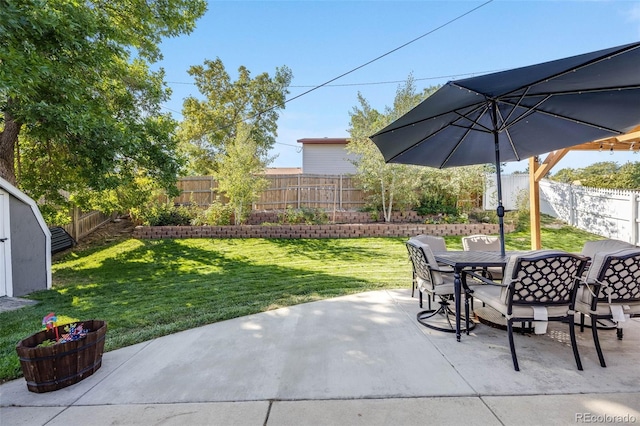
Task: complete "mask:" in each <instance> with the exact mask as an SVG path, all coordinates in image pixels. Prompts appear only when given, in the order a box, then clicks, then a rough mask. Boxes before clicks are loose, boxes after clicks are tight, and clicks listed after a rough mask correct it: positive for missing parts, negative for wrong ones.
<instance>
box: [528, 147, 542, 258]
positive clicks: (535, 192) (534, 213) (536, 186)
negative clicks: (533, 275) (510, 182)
mask: <svg viewBox="0 0 640 426" xmlns="http://www.w3.org/2000/svg"><path fill="white" fill-rule="evenodd" d="M538 166H539V164H538V157H531V158H529V217H530V224H531V249H532V250H539V249H540V248H541V247H542V244H541V241H540V183H539V182H538V180H537V179H536V172H537V171H538Z"/></svg>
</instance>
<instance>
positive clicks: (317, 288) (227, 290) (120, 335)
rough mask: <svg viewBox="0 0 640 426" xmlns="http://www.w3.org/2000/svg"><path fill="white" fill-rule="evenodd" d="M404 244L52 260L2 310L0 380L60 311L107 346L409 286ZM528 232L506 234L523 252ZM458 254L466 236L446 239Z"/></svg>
mask: <svg viewBox="0 0 640 426" xmlns="http://www.w3.org/2000/svg"><path fill="white" fill-rule="evenodd" d="M596 238H597V237H595V236H593V235H590V234H588V233H585V232H582V231H577V230H575V229H573V228H569V227H564V228H561V229H546V228H543V230H542V241H543V245H544V247H545V248H558V249H564V250H567V251H580V249H581V247H582V244H583V243H584V241H586V240H590V239H596ZM404 241H405V239H404V238H354V239H317V240H309V239H306V240H300V239H297V240H266V239H223V240H214V239H189V240H136V239H126V240H123V241H119V242H114V243H111V244H110V245H105V246H102V247H99V248H94V249H91V250H87V251H83V252H77V253H71V254H69V255H67V256H65V257H64V258H61V259H58V260H56V261H54V264H53V281H54V285H53V289H52V290H50V291H42V292H36V293H33V294H31V295H29V296H28V297H29V298H31V299H34V300H38V301H40V303H38V304H37V305H35V306H28V307H24V308H21V309H19V310H17V311H12V312H5V313H1V314H0V324H2V329H1V331H0V381H6V380H9V379H14V378H17V377H20V376H21V375H22V372H21V370H20V364H19V361H18V358H17V355H16V352H15V345H16V344H17V342H18V341H19V340H20V339H22V338H24V337H27V336H28V335H30V334H32V333H34V332H36V331H39V330H40V328H41V325H40V323H41V320H42V317H44V316H45V315H46V314H47V313H49V312H55V313H56V314H57V315H58V318H59V320H62V321H64V320H66V321H65V322H71V321H77V320H86V319H101V320H106V321H107V323H108V326H109V331H108V333H107V339H106V345H105V350H107V351H109V350H114V349H117V348H121V347H124V346H128V345H132V344H135V343H139V342H143V341H146V340H149V339H152V338H155V337H159V336H162V335H166V334H170V333H174V332H177V331H181V330H185V329H189V328H192V327H198V326H201V325H205V324H209V323H213V322H216V321H222V320H226V319H231V318H236V317H240V316H244V315H249V314H253V313H257V312H263V311H266V310H270V309H276V308H280V307H283V306H290V305H295V304H299V303H305V302H311V301H314V300H320V299H325V298H330V297H336V296H341V295H345V294H352V293H358V292H363V291H369V290H379V289H384V288H409V286H410V276H411V265H410V263H409V261H408V259H407V254H406V249H405V246H404ZM529 241H530V240H529V235H528V233H526V232H524V233H512V234H509V235H508V236H507V249H508V250H527V249H529V247H530V242H529ZM447 246H448V247H449V249H451V250H460V249H461V248H462V247H461V243H460V237H447Z"/></svg>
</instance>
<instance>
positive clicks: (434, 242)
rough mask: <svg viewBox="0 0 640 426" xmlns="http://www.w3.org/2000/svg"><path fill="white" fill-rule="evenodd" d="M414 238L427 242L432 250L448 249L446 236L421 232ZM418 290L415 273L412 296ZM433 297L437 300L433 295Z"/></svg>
mask: <svg viewBox="0 0 640 426" xmlns="http://www.w3.org/2000/svg"><path fill="white" fill-rule="evenodd" d="M411 239H413V240H418V241H420V242H421V243H423V244H427V245H428V246H429V248H431V250H432V251H447V244H446V242H445V241H444V238H442V237H437V236H435V235H427V234H419V235H416V236H414V237H411ZM415 290H416V280H415V274H414V279H413V280H412V288H411V297H413V295H414V293H415ZM431 299H433V300H435V298H434V297H433V296H432V297H431ZM431 299H430V300H429V309H431Z"/></svg>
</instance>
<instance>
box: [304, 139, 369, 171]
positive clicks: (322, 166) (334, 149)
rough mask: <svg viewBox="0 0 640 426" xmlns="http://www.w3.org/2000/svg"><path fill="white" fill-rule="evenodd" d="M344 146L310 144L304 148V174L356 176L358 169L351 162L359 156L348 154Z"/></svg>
mask: <svg viewBox="0 0 640 426" xmlns="http://www.w3.org/2000/svg"><path fill="white" fill-rule="evenodd" d="M345 146H346V145H344V144H310V143H306V144H304V145H303V147H302V172H303V173H304V174H324V175H327V174H329V175H346V174H354V173H355V172H356V167H355V166H354V165H353V163H351V162H350V161H349V159H355V158H357V156H355V155H354V154H351V153H349V152H347V150H346V149H345Z"/></svg>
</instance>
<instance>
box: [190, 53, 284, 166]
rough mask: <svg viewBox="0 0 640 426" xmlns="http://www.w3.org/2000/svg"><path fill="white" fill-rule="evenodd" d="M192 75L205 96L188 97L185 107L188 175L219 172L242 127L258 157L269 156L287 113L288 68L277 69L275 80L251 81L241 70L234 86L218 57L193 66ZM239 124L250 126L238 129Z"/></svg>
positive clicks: (263, 76) (259, 77) (266, 76)
mask: <svg viewBox="0 0 640 426" xmlns="http://www.w3.org/2000/svg"><path fill="white" fill-rule="evenodd" d="M189 74H190V75H191V76H193V77H194V79H195V84H196V87H197V88H198V91H199V92H200V94H201V95H202V97H201V98H200V99H198V98H195V97H189V98H187V99H186V100H185V101H184V105H183V110H182V114H183V116H184V121H183V122H182V123H181V125H180V131H179V137H180V145H181V149H182V152H184V153H185V154H186V157H187V159H188V164H187V168H186V173H188V174H196V175H206V174H212V173H216V171H217V162H216V156H217V155H218V154H222V155H224V154H226V151H227V149H228V146H229V145H231V144H233V143H234V141H236V140H237V132H238V129H239V128H240V127H242V128H243V129H248V132H249V134H248V140H251V141H253V142H252V143H255V145H256V153H257V155H259V156H263V157H264V156H266V155H267V153H268V151H269V149H270V148H271V147H272V146H273V144H274V143H275V140H276V136H277V120H278V116H279V114H278V110H280V109H283V108H284V105H285V100H286V95H287V94H288V93H289V91H288V87H289V84H290V83H291V79H292V73H291V71H290V70H289V69H288V68H287V67H286V66H285V67H281V68H276V72H275V75H274V76H273V77H270V76H269V74H268V73H262V74H259V75H257V76H256V77H255V78H251V73H250V71H249V70H248V69H247V68H246V67H244V66H241V67H240V68H238V77H237V79H236V80H235V81H232V80H231V77H230V76H229V73H228V72H227V71H226V69H225V67H224V64H223V63H222V61H221V60H220V59H219V58H217V59H215V60H213V61H212V60H206V61H205V62H204V65H196V66H192V67H191V68H190V69H189ZM241 122H242V123H245V124H246V126H239V125H238V124H239V123H241Z"/></svg>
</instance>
